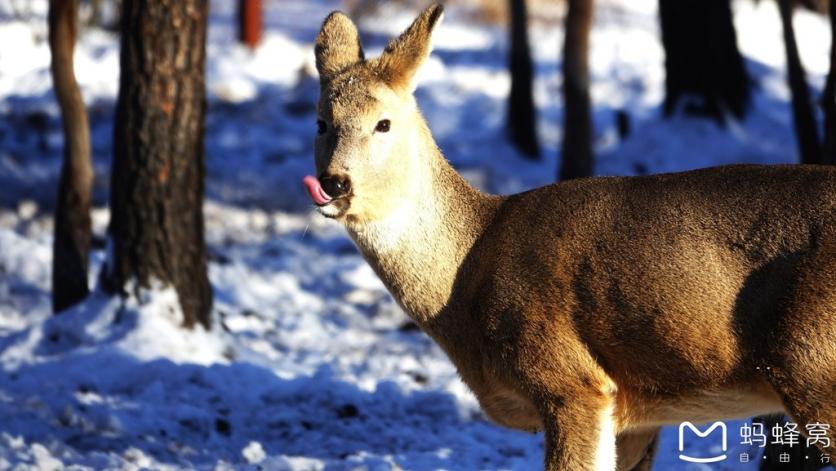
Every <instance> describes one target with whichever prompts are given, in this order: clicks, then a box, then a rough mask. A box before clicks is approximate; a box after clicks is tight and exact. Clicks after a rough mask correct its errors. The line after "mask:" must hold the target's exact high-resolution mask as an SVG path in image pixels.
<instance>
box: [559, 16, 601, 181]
mask: <svg viewBox="0 0 836 471" xmlns="http://www.w3.org/2000/svg"><path fill="white" fill-rule="evenodd" d="M593 10H594V4H593V0H569V10H568V12H567V14H566V39H565V40H564V42H563V102H564V105H565V110H564V115H563V132H564V136H563V149H562V153H561V162H560V175H559V177H560V180H569V179H572V178H581V177H588V176H590V175H592V172H593V166H594V161H593V158H594V157H593V154H592V109H591V106H592V105H591V100H590V96H589V32H590V30H591V29H592V14H593Z"/></svg>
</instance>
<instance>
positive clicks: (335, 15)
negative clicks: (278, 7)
mask: <svg viewBox="0 0 836 471" xmlns="http://www.w3.org/2000/svg"><path fill="white" fill-rule="evenodd" d="M314 54H315V55H316V70H317V71H318V72H319V77H320V80H321V81H323V82H327V81H328V80H331V78H333V77H334V76H335V75H336V74H338V73H340V71H342V70H344V69H345V68H347V67H349V66H351V65H354V64H355V63H357V62H359V61H361V60H363V48H362V47H361V46H360V35H359V34H358V33H357V27H356V26H354V23H353V22H352V21H351V19H350V18H349V17H347V16H345V15H344V14H342V13H341V12H338V11H335V12H332V13H331V14H330V15H328V17H327V18H325V21H324V22H323V23H322V29H320V30H319V34H318V35H317V36H316V45H315V46H314Z"/></svg>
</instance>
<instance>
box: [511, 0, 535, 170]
mask: <svg viewBox="0 0 836 471" xmlns="http://www.w3.org/2000/svg"><path fill="white" fill-rule="evenodd" d="M509 7H510V11H511V57H510V64H509V65H510V69H511V94H510V97H509V100H508V117H507V120H508V132H509V133H510V135H511V141H512V142H513V143H514V145H515V146H516V147H517V149H518V150H519V151H520V152H521V153H522V154H523V155H525V156H528V157H532V158H537V157H539V156H540V144H539V142H538V141H537V110H536V108H535V107H534V92H533V90H532V84H533V80H534V78H533V67H532V65H531V50H530V48H529V45H528V15H527V13H526V8H525V0H510V2H509Z"/></svg>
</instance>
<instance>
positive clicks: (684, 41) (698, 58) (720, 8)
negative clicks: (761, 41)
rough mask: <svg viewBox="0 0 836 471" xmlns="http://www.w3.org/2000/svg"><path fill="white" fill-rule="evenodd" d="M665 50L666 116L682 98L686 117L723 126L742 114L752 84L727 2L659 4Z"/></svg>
mask: <svg viewBox="0 0 836 471" xmlns="http://www.w3.org/2000/svg"><path fill="white" fill-rule="evenodd" d="M659 18H660V20H661V27H662V44H663V45H664V48H665V74H666V75H665V92H666V94H665V103H664V109H665V114H666V115H670V114H671V113H673V111H674V110H676V109H677V106H678V104H679V102H680V100H682V99H683V98H686V97H687V98H690V99H691V101H690V102H689V103H688V106H686V107H685V108H684V111H685V112H686V113H690V114H696V115H705V116H710V117H713V118H715V119H717V120H718V121H720V122H724V120H725V114H726V112H727V111H728V112H731V113H732V114H733V115H734V116H736V117H737V118H742V117H743V116H744V115H745V112H746V109H747V106H748V103H749V92H750V90H749V89H750V84H749V78H748V77H747V75H746V69H745V66H744V64H743V57H742V56H741V55H740V50H739V49H738V47H737V36H736V33H735V29H734V22H733V21H732V11H731V5H730V2H729V0H659Z"/></svg>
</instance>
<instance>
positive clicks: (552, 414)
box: [543, 393, 616, 471]
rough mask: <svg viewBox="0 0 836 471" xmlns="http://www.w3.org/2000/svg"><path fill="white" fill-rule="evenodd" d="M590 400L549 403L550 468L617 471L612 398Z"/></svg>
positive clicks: (557, 470) (546, 415)
mask: <svg viewBox="0 0 836 471" xmlns="http://www.w3.org/2000/svg"><path fill="white" fill-rule="evenodd" d="M594 396H595V394H594V393H592V395H591V396H590V397H588V398H587V399H589V400H579V401H575V402H566V403H562V402H561V401H554V402H553V403H550V404H548V406H547V412H546V414H544V415H545V417H544V421H543V422H544V425H545V433H546V470H547V471H564V470H573V471H575V470H577V471H613V470H615V469H616V468H615V467H616V427H615V421H614V419H613V406H612V401H611V400H607V399H603V398H600V397H597V398H596V397H594Z"/></svg>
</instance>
